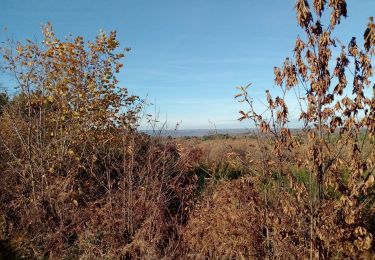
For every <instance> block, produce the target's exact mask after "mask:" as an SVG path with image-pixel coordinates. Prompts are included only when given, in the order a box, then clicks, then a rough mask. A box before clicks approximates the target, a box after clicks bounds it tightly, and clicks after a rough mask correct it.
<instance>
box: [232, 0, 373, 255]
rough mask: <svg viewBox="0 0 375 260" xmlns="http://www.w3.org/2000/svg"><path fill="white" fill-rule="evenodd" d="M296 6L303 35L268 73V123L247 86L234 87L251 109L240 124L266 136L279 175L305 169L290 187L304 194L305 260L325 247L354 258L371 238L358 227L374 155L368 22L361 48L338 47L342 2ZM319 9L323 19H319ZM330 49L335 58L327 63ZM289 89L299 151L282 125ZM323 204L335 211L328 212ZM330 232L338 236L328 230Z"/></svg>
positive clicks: (369, 187) (301, 2)
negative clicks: (277, 91)
mask: <svg viewBox="0 0 375 260" xmlns="http://www.w3.org/2000/svg"><path fill="white" fill-rule="evenodd" d="M295 9H296V14H297V22H298V25H299V26H300V28H301V29H302V32H303V36H302V37H298V38H297V39H296V43H295V48H294V58H293V59H291V58H286V60H285V62H284V63H283V65H282V66H281V67H275V68H274V74H275V84H276V86H278V87H280V88H281V92H282V95H281V96H277V97H276V98H273V97H272V96H271V94H270V92H268V91H267V93H266V94H267V108H268V111H269V115H270V116H269V117H268V118H267V117H266V116H265V115H264V114H260V113H257V112H256V111H255V109H254V107H253V103H252V99H251V95H250V94H249V93H248V91H247V88H248V87H249V86H247V87H241V88H240V90H241V93H240V94H239V95H237V97H238V98H241V100H240V101H242V102H247V103H248V104H249V106H250V110H249V111H247V112H244V111H241V112H240V113H241V118H240V120H243V119H251V120H253V121H254V123H255V125H256V126H257V128H258V129H259V130H260V131H261V132H263V133H268V134H271V135H272V136H273V141H274V142H273V143H274V149H273V151H274V153H275V155H276V157H275V158H276V162H277V165H278V168H277V171H278V172H279V174H280V175H283V174H284V173H285V169H284V168H285V167H283V164H284V163H285V162H286V161H288V160H289V161H290V160H293V161H294V163H295V164H296V165H300V166H302V167H304V168H306V169H308V170H309V172H310V187H304V186H302V187H301V186H299V187H298V188H297V186H295V190H296V192H297V193H298V194H300V195H301V196H307V198H306V201H307V207H308V211H309V215H310V220H309V225H310V231H309V233H310V252H311V254H310V258H312V257H313V256H314V255H315V253H314V252H317V254H319V255H321V256H329V252H327V251H325V250H327V248H328V249H329V248H331V249H333V248H334V249H336V250H338V251H340V252H345V253H344V254H345V255H350V256H353V255H356V253H357V252H360V251H362V250H368V249H369V248H370V247H371V244H372V239H373V237H372V234H371V233H370V232H369V231H368V230H367V229H366V228H365V223H364V218H363V216H364V213H363V212H364V211H363V210H364V208H365V204H364V201H363V198H364V197H366V196H367V195H368V193H369V192H370V193H371V190H372V187H373V186H374V170H375V167H374V165H375V150H374V145H370V144H371V142H373V140H374V136H375V84H374V82H372V81H371V77H372V76H373V66H372V64H371V61H372V57H373V56H374V54H375V50H374V45H375V25H374V22H373V18H372V17H370V19H369V22H368V25H367V28H366V30H365V32H364V34H363V40H364V44H363V47H362V48H361V47H360V46H359V45H358V44H357V40H356V38H355V37H353V38H352V40H351V41H350V42H349V43H348V44H347V45H344V44H343V43H342V42H341V41H340V40H339V39H338V38H336V37H334V35H333V33H334V30H335V28H336V26H338V24H340V21H341V19H342V18H343V17H344V18H346V17H347V5H346V1H345V0H329V1H326V0H314V1H307V0H297V1H296V5H295ZM326 9H327V11H329V12H330V16H329V21H325V20H324V18H323V13H324V11H325V10H326ZM326 22H327V24H328V25H327V26H324V24H325V23H326ZM335 48H339V50H340V54H339V55H338V56H337V57H335V58H334V57H333V54H334V51H333V50H334V49H335ZM332 65H333V66H332ZM371 88H372V91H371ZM291 91H293V92H294V93H306V94H305V95H304V96H297V98H298V101H299V105H300V108H301V114H300V120H301V121H302V122H303V123H304V128H303V133H304V136H305V139H306V144H307V149H306V150H304V151H303V152H302V153H301V152H300V151H301V150H302V149H303V148H301V143H300V141H299V140H298V139H297V138H296V136H293V135H292V134H291V130H290V129H289V127H288V122H289V109H288V106H287V104H286V102H285V97H286V95H287V94H288V93H290V92H291ZM333 137H336V141H334V142H333V141H332V140H333ZM291 158H292V159H291ZM288 177H289V178H292V176H290V175H289V176H288ZM291 182H293V180H291ZM315 185H316V186H317V187H318V192H317V193H314V191H313V187H314V186H315ZM306 188H307V189H306ZM306 190H308V191H309V192H308V193H306V192H304V191H306ZM329 190H334V191H335V192H337V193H339V195H338V198H339V199H338V200H335V201H334V202H333V201H332V200H330V199H329ZM365 201H367V200H365ZM328 205H329V206H328ZM296 207H298V206H297V205H296ZM329 207H331V208H333V209H334V210H333V211H331V212H330V211H329ZM300 212H304V211H303V210H301V211H300ZM301 217H303V216H301ZM334 229H335V230H338V231H337V232H334V233H333V232H332V231H333V230H334ZM316 250H317V251H316ZM328 251H329V250H328Z"/></svg>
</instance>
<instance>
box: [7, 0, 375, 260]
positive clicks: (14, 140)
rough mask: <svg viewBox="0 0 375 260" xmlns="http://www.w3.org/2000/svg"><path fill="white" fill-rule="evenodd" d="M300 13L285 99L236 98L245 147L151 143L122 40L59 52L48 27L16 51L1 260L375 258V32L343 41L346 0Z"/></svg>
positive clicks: (10, 67)
mask: <svg viewBox="0 0 375 260" xmlns="http://www.w3.org/2000/svg"><path fill="white" fill-rule="evenodd" d="M295 9H296V18H297V23H298V25H299V26H300V29H301V36H300V37H298V38H297V39H296V41H295V48H294V51H293V57H292V58H287V59H285V62H284V63H283V64H282V65H281V66H280V67H275V68H274V75H275V85H276V87H277V88H278V93H281V94H279V95H278V96H274V95H273V93H272V92H273V91H269V90H267V91H266V97H265V99H266V102H265V104H266V111H265V112H264V110H262V112H258V110H259V108H257V107H255V105H254V102H253V99H252V95H251V90H252V88H253V87H254V86H252V85H251V84H249V85H247V86H244V87H239V91H240V93H239V94H238V95H236V98H237V99H238V100H239V101H240V102H243V103H245V104H246V105H247V107H248V110H247V111H240V120H249V121H250V122H251V123H252V125H251V126H252V127H254V131H253V133H252V134H251V135H249V136H244V137H229V136H221V137H220V136H216V137H211V138H208V140H204V138H201V139H199V138H195V139H173V138H169V137H160V136H149V135H146V134H144V133H142V132H140V131H139V130H138V128H139V122H140V117H141V114H142V109H143V108H144V106H145V105H146V102H145V101H144V100H142V99H141V98H140V97H138V96H136V95H132V94H130V93H129V91H128V89H127V88H124V87H121V86H120V84H119V80H118V75H119V73H120V71H121V69H122V68H123V64H122V59H123V58H124V57H125V54H126V53H127V51H130V49H125V50H120V49H119V47H120V44H119V42H118V40H117V35H116V32H110V33H109V34H107V33H105V32H100V33H99V34H98V36H97V37H96V38H95V39H94V40H93V41H92V42H90V41H88V42H87V41H85V40H84V39H83V38H82V37H73V36H69V37H66V38H65V39H64V40H61V39H59V38H58V37H57V36H56V35H55V33H54V31H53V28H52V25H51V24H47V25H46V26H44V27H43V35H44V38H43V41H42V42H40V43H38V42H36V41H31V40H27V41H26V42H24V43H21V42H16V41H13V40H8V41H7V42H6V43H4V44H3V45H2V46H1V49H0V51H1V55H2V62H3V63H2V64H3V69H4V71H5V73H8V74H9V75H11V76H12V77H13V79H14V80H15V83H16V89H15V90H13V92H12V93H11V94H12V95H11V97H9V96H8V95H6V94H5V93H4V94H3V93H1V94H0V176H1V179H2V185H0V228H1V229H0V236H1V237H0V258H1V257H2V256H3V255H1V253H2V252H1V251H4V252H5V251H7V252H8V251H9V252H8V253H9V254H8V255H7V257H10V256H11V255H10V254H11V253H12V252H11V251H14V252H13V253H14V255H13V257H15V256H19V257H26V258H38V259H39V258H51V259H55V258H58V259H60V258H66V259H76V258H82V259H97V258H99V259H102V258H104V259H162V258H163V259H176V258H179V259H220V258H224V259H271V258H272V259H273V258H275V259H290V258H292V259H305V258H310V259H318V258H322V259H330V258H333V259H343V258H349V259H358V258H364V259H366V258H369V257H370V256H371V255H372V254H373V252H374V234H375V223H374V217H375V206H374V205H375V199H374V192H375V189H374V179H375V177H374V174H375V173H374V171H375V150H374V148H375V84H374V82H373V66H372V60H373V56H374V55H375V25H374V21H373V18H370V19H369V21H368V25H367V28H365V30H364V33H363V40H362V39H361V40H357V38H355V37H353V38H352V40H351V41H350V42H349V43H347V44H344V43H342V42H341V41H340V40H339V39H338V38H337V37H336V36H335V35H334V33H335V28H336V27H337V26H340V22H341V21H342V20H343V19H344V18H346V17H347V16H348V13H349V11H350V10H347V5H346V1H345V0H313V1H307V0H297V1H296V4H295ZM358 42H361V44H359V43H358ZM335 54H338V55H335ZM290 98H294V100H297V102H298V107H299V109H300V117H299V122H300V125H301V128H300V129H292V128H291V127H290V120H291V119H290V117H291V113H290V107H288V104H289V103H288V100H290ZM5 245H6V246H5ZM6 248H7V249H6Z"/></svg>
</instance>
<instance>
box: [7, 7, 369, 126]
mask: <svg viewBox="0 0 375 260" xmlns="http://www.w3.org/2000/svg"><path fill="white" fill-rule="evenodd" d="M294 3H295V0H261V1H260V0H257V1H256V0H232V1H228V0H189V1H186V0H184V1H183V0H158V1H156V0H147V1H146V0H117V1H114V0H60V1H56V0H0V28H5V27H6V28H7V32H4V31H3V30H1V32H0V40H4V39H5V37H9V36H11V37H14V38H15V39H17V40H20V41H22V40H25V39H26V38H39V39H41V33H40V32H41V26H42V25H43V24H45V23H46V22H48V21H50V22H51V23H52V24H53V26H54V29H55V32H56V34H57V35H58V36H59V37H61V38H62V37H63V36H65V35H68V34H69V33H72V34H73V35H81V36H83V37H84V38H85V39H86V40H92V39H94V37H95V35H97V34H98V32H99V30H100V29H102V30H104V31H107V32H109V31H111V30H116V31H117V35H118V39H119V40H120V44H121V46H122V47H124V48H125V47H130V48H131V49H132V50H131V52H129V53H127V56H126V58H125V60H124V69H123V72H122V73H121V74H120V77H119V78H120V84H121V85H122V86H125V87H127V88H128V89H129V91H130V92H131V93H133V94H136V95H139V96H141V97H144V98H146V97H147V100H149V101H150V102H151V103H153V106H150V107H149V108H148V110H149V111H148V112H150V113H153V114H157V115H158V117H159V121H161V122H167V123H168V127H169V128H173V127H174V125H175V124H176V123H177V122H181V124H180V128H181V129H197V128H200V129H207V128H213V127H216V128H243V127H247V123H239V122H238V121H237V120H236V119H237V118H238V117H239V114H238V111H239V110H240V109H245V107H244V106H243V104H239V103H238V102H237V101H236V100H235V99H234V95H235V94H236V93H237V90H236V88H235V87H236V86H240V85H242V86H243V85H246V84H248V83H250V82H251V83H252V84H253V85H252V87H251V88H250V90H249V91H250V94H251V96H252V97H253V98H254V100H256V105H257V109H259V110H262V109H263V108H262V104H261V102H260V101H259V102H258V100H262V99H264V91H265V90H266V89H269V90H270V91H271V93H272V91H276V93H277V89H276V87H275V86H274V76H273V67H274V66H279V65H281V64H282V62H283V61H284V59H285V57H287V56H292V50H293V48H294V43H295V39H296V37H297V36H298V35H299V34H302V32H301V31H300V29H299V28H298V27H297V23H296V19H295V11H294ZM347 3H348V18H347V19H346V20H344V21H343V22H342V23H341V24H340V25H339V26H338V27H337V30H336V34H337V36H339V38H340V39H341V40H342V41H343V42H349V41H350V39H351V37H352V36H356V37H357V38H362V35H363V32H364V30H365V27H366V25H367V22H368V17H369V16H372V15H375V0H360V1H359V0H348V1H347ZM2 79H4V77H3V78H2ZM0 80H1V78H0ZM3 85H6V82H5V83H4V82H3ZM288 105H289V108H290V111H291V117H292V120H294V119H293V118H297V116H298V113H297V110H298V107H297V102H296V101H295V100H293V98H291V99H290V100H288Z"/></svg>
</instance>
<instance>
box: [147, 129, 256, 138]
mask: <svg viewBox="0 0 375 260" xmlns="http://www.w3.org/2000/svg"><path fill="white" fill-rule="evenodd" d="M141 131H142V132H144V133H146V134H149V135H162V136H171V137H189V136H191V137H193V136H196V137H202V136H205V135H218V134H219V135H238V134H249V133H253V132H254V131H255V130H254V129H253V130H251V129H241V128H237V129H183V130H180V129H177V130H159V131H158V130H141Z"/></svg>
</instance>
